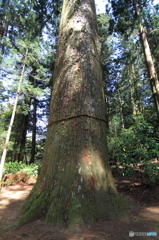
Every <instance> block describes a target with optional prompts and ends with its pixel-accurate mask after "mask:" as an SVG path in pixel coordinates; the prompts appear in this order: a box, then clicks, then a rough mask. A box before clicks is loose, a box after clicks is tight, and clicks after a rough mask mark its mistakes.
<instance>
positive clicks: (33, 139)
mask: <svg viewBox="0 0 159 240" xmlns="http://www.w3.org/2000/svg"><path fill="white" fill-rule="evenodd" d="M36 111H37V100H36V98H33V126H32V144H31V154H30V161H29V164H31V163H34V162H35V152H36V115H37V114H36Z"/></svg>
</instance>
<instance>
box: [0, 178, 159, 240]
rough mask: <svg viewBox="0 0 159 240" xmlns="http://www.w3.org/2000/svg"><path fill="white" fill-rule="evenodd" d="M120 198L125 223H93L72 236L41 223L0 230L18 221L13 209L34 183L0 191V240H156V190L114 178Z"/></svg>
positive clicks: (158, 219) (158, 202)
mask: <svg viewBox="0 0 159 240" xmlns="http://www.w3.org/2000/svg"><path fill="white" fill-rule="evenodd" d="M115 182H116V185H117V188H118V191H119V192H120V194H121V195H122V196H123V197H125V198H126V199H127V200H128V201H129V202H130V207H129V210H128V211H129V219H127V220H125V221H121V222H110V221H103V222H97V223H96V224H95V226H94V227H92V228H89V229H85V230H83V231H82V232H80V233H78V234H75V233H72V232H70V231H68V230H67V229H62V228H57V227H54V226H52V225H48V224H45V222H44V221H43V220H42V219H38V220H36V221H33V222H31V223H28V224H26V225H24V226H23V227H21V228H20V229H18V230H13V231H8V232H5V231H4V230H3V228H4V227H5V226H8V225H9V224H10V223H11V222H12V221H14V220H15V219H17V218H18V213H17V209H18V208H19V206H20V204H21V202H22V201H23V200H24V199H25V198H26V196H27V195H28V194H29V192H30V190H31V189H32V187H33V185H34V183H35V179H30V180H29V182H28V183H19V184H14V185H10V186H5V187H2V188H1V190H0V233H1V234H0V240H24V239H26V240H124V239H133V240H136V239H141V240H142V239H146V240H152V239H156V240H159V186H155V187H150V186H147V185H144V184H141V183H140V182H138V181H137V180H136V179H135V180H134V179H133V177H132V178H131V177H129V178H123V177H121V176H119V175H115ZM130 231H133V232H135V233H137V232H138V233H141V232H144V233H145V232H156V233H158V235H157V236H149V237H148V236H142V237H141V236H140V237H139V236H133V237H130V236H129V232H130Z"/></svg>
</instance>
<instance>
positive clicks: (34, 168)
mask: <svg viewBox="0 0 159 240" xmlns="http://www.w3.org/2000/svg"><path fill="white" fill-rule="evenodd" d="M39 170H40V167H39V166H38V165H37V164H33V163H32V164H30V165H27V164H25V163H22V162H17V161H15V162H7V163H5V165H4V173H3V175H4V174H8V173H17V172H23V173H28V174H29V176H37V175H38V173H39Z"/></svg>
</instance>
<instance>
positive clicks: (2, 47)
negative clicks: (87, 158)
mask: <svg viewBox="0 0 159 240" xmlns="http://www.w3.org/2000/svg"><path fill="white" fill-rule="evenodd" d="M61 3H62V1H56V0H34V1H32V0H25V1H22V0H1V2H0V145H1V148H0V149H1V150H0V153H1V155H2V152H3V146H4V143H5V138H6V134H7V131H8V126H9V123H10V119H11V115H12V111H13V105H14V99H15V98H16V96H18V104H17V108H16V115H15V119H14V124H13V127H12V132H11V136H10V142H9V148H8V153H7V157H6V167H5V170H6V173H8V172H9V171H12V172H14V171H18V170H20V167H21V168H22V166H23V167H24V164H27V165H30V164H34V163H36V164H37V165H38V166H40V164H41V160H42V157H43V147H44V142H45V135H46V127H47V118H48V114H49V99H50V96H51V86H52V77H51V76H52V73H53V72H54V63H55V56H56V45H57V38H58V25H59V19H60V12H61ZM97 20H98V29H99V34H100V40H101V50H102V52H101V64H102V68H103V85H104V89H105V99H106V103H107V119H108V121H107V125H108V150H109V159H110V164H111V165H113V166H115V167H116V168H117V169H118V171H119V172H120V173H121V174H129V173H131V172H132V171H133V170H134V166H137V165H138V164H142V166H143V164H144V168H145V174H148V176H149V180H150V182H151V183H152V184H154V183H156V182H158V181H159V174H158V173H159V169H158V166H157V164H153V165H152V164H148V163H151V160H152V159H155V160H156V161H157V159H158V157H159V78H158V76H159V4H154V3H153V1H150V0H140V1H137V0H136V1H135V0H134V1H133V0H125V1H124V0H109V1H108V4H107V5H106V12H105V13H102V14H98V15H97ZM145 40H146V41H145ZM64 44H65V43H64ZM145 44H147V45H145ZM147 49H148V50H149V51H148V52H147ZM20 80H22V83H21V85H20V90H17V89H18V85H19V82H20ZM11 166H12V167H11ZM13 166H14V167H13ZM119 166H120V167H122V168H119ZM14 168H15V169H14ZM33 169H34V171H35V172H36V171H37V168H36V167H35V165H34V168H33ZM7 171H8V172H7ZM152 176H153V177H152Z"/></svg>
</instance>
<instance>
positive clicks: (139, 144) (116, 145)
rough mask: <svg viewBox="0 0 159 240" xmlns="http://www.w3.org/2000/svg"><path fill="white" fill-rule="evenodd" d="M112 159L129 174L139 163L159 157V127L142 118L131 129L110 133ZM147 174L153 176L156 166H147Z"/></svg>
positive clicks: (109, 142) (109, 145) (109, 144)
mask: <svg viewBox="0 0 159 240" xmlns="http://www.w3.org/2000/svg"><path fill="white" fill-rule="evenodd" d="M108 147H109V154H110V159H113V160H114V161H115V162H116V163H117V165H120V166H122V167H123V171H124V172H125V173H127V174H129V173H131V172H132V171H133V167H134V166H136V165H137V164H139V163H147V162H148V161H149V160H150V159H152V158H159V129H158V131H157V130H156V129H154V127H153V126H152V125H151V124H149V123H148V122H146V121H145V120H140V121H138V122H136V123H134V124H133V125H132V126H131V127H130V128H129V129H122V130H121V132H120V133H119V134H118V136H114V134H112V133H111V134H110V136H109V140H108ZM153 166H154V165H153ZM144 170H145V174H146V175H149V176H151V173H152V172H153V171H156V168H155V169H154V168H152V167H150V166H149V167H146V168H145V169H144Z"/></svg>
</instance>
